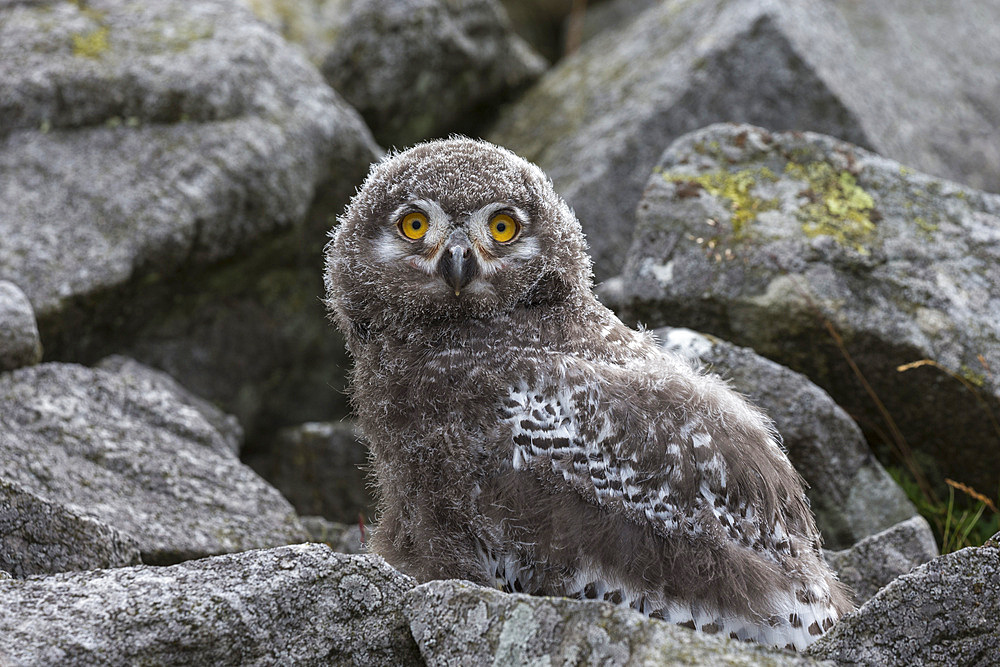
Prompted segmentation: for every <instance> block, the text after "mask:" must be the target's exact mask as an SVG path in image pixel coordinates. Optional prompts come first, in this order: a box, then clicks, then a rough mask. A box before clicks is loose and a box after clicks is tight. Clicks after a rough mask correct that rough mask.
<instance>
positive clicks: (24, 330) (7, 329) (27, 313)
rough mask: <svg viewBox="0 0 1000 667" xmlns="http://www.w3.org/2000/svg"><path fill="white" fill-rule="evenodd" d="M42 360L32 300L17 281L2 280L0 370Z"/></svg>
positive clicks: (40, 342) (0, 296)
mask: <svg viewBox="0 0 1000 667" xmlns="http://www.w3.org/2000/svg"><path fill="white" fill-rule="evenodd" d="M41 360H42V341H41V338H39V337H38V324H37V323H36V322H35V311H33V310H32V309H31V302H29V301H28V297H26V296H25V295H24V292H22V291H21V290H20V289H19V288H18V286H17V285H15V284H14V283H12V282H8V281H6V280H0V372H3V371H9V370H13V369H15V368H20V367H22V366H30V365H32V364H37V363H38V362H39V361H41Z"/></svg>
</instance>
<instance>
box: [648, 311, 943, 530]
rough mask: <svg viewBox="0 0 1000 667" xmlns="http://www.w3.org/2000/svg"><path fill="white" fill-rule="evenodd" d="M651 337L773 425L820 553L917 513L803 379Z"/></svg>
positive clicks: (680, 337) (742, 356)
mask: <svg viewBox="0 0 1000 667" xmlns="http://www.w3.org/2000/svg"><path fill="white" fill-rule="evenodd" d="M653 334H654V335H655V336H656V337H657V338H658V339H659V340H660V341H661V343H662V344H663V346H664V347H665V348H667V349H669V350H672V351H674V352H677V353H680V354H682V355H684V356H686V357H688V358H689V359H692V360H693V361H694V362H695V363H696V364H698V365H700V366H704V367H707V368H709V369H710V370H711V371H713V372H715V373H718V374H719V375H721V376H722V377H724V378H726V379H727V380H730V381H731V384H732V387H733V389H735V390H736V391H738V392H740V393H742V394H745V395H747V396H748V397H749V398H750V400H751V401H752V402H753V403H754V404H756V405H758V406H760V407H761V408H763V410H764V412H766V413H767V414H768V416H770V417H771V419H773V420H774V423H775V426H776V427H777V429H778V432H779V433H780V434H781V437H782V442H783V444H784V447H785V449H786V450H787V452H788V458H789V459H790V460H791V462H792V465H794V466H795V469H796V470H797V471H798V472H799V474H800V475H802V477H803V478H805V480H806V482H807V483H808V488H807V489H806V494H807V495H808V496H809V500H810V501H811V503H812V510H813V512H815V513H816V524H817V526H818V527H819V529H820V532H821V533H822V535H823V539H824V542H825V545H826V547H827V548H838V549H839V548H844V547H848V546H850V545H852V544H854V543H855V542H857V541H858V540H861V539H862V538H864V537H867V536H869V535H873V534H875V533H878V532H880V531H882V530H884V529H886V528H888V527H890V526H893V525H894V524H896V523H898V522H900V521H905V520H906V519H909V518H910V517H913V516H914V515H916V514H917V508H916V507H914V506H913V503H911V502H910V501H909V500H908V499H907V497H906V494H905V493H904V492H903V490H902V489H901V488H900V487H899V485H898V484H896V482H895V481H893V479H892V478H891V477H890V476H889V474H888V473H887V472H886V471H885V469H884V468H883V467H882V466H881V465H879V463H878V461H876V460H875V457H874V456H872V453H871V450H870V449H869V447H868V443H866V442H865V439H864V437H863V436H862V435H861V429H859V428H858V425H857V424H855V423H854V421H853V420H852V419H851V418H850V417H849V416H848V415H847V413H846V412H844V411H843V410H842V409H841V408H840V407H838V406H837V405H836V404H835V403H834V402H833V399H832V398H830V395H829V394H827V393H826V392H825V391H823V390H822V389H820V388H819V387H817V386H816V385H815V384H813V383H812V382H810V381H809V379H808V378H807V377H805V376H803V375H801V374H799V373H796V372H794V371H791V370H789V369H787V368H785V367H784V366H780V365H779V364H776V363H774V362H773V361H770V360H769V359H765V358H764V357H761V356H760V355H758V354H756V353H755V352H754V351H753V350H750V349H747V348H744V347H737V346H736V345H733V344H731V343H727V342H726V341H723V340H719V339H718V338H714V337H711V336H705V335H702V334H698V333H695V332H694V331H691V330H689V329H671V328H663V329H657V330H656V331H654V332H653ZM932 542H933V540H932Z"/></svg>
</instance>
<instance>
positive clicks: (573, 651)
mask: <svg viewBox="0 0 1000 667" xmlns="http://www.w3.org/2000/svg"><path fill="white" fill-rule="evenodd" d="M404 613H405V615H406V618H407V619H408V620H409V622H410V630H411V632H412V633H413V638H414V639H415V640H416V642H417V645H418V646H419V647H420V654H421V655H422V657H423V659H424V660H425V661H426V663H427V664H428V665H432V666H438V665H441V666H444V665H449V666H450V665H490V664H492V665H528V664H531V665H550V664H552V665H581V664H583V665H772V666H777V665H812V664H817V663H815V662H813V660H811V659H809V658H804V657H800V656H797V655H795V654H794V653H791V652H788V651H777V650H773V649H766V648H762V647H760V646H757V645H753V644H748V643H743V642H739V641H734V640H731V639H728V638H722V637H719V636H717V635H708V634H705V633H701V632H695V631H693V630H688V629H687V628H681V627H679V626H676V625H671V624H669V623H665V622H663V621H658V620H655V619H651V618H648V617H646V616H644V615H642V614H640V613H639V612H637V611H633V610H631V609H626V608H623V607H616V606H614V605H612V604H610V603H606V602H598V601H592V600H587V601H583V600H570V599H567V598H550V597H531V596H528V595H520V594H512V595H510V594H507V593H501V592H500V591H497V590H494V589H492V588H483V587H481V586H476V585H474V584H472V583H469V582H465V581H456V580H447V581H431V582H429V583H426V584H422V585H420V586H417V587H416V588H414V589H412V590H411V591H409V592H408V593H407V594H406V597H405V605H404Z"/></svg>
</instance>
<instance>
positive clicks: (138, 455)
mask: <svg viewBox="0 0 1000 667" xmlns="http://www.w3.org/2000/svg"><path fill="white" fill-rule="evenodd" d="M133 371H134V368H131V367H130V366H129V365H128V364H125V365H123V366H122V367H121V368H120V369H119V370H118V371H116V372H111V371H107V370H100V369H91V368H85V367H83V366H77V365H75V364H59V363H49V364H41V365H38V366H32V367H29V368H22V369H19V370H16V371H13V372H11V373H7V374H5V375H0V477H3V478H5V479H8V480H11V481H13V482H16V483H18V484H20V485H21V486H23V487H25V488H26V489H28V490H29V491H31V492H33V493H36V494H38V495H41V496H43V497H45V498H46V499H47V500H49V501H52V502H54V503H58V504H60V505H64V506H66V507H67V508H69V509H70V510H72V511H74V512H77V513H80V514H83V515H85V516H89V517H93V518H95V519H98V520H100V521H102V522H104V523H106V524H108V525H110V526H113V527H114V528H116V529H117V530H119V531H121V532H122V533H125V534H127V535H129V536H130V537H132V538H133V539H134V540H135V541H136V542H137V543H138V544H139V548H140V549H141V551H142V559H143V561H144V562H146V563H154V564H163V563H171V562H177V561H179V560H185V559H189V558H197V557H200V556H204V555H208V554H216V553H223V552H229V551H241V550H245V549H252V548H258V547H264V546H273V545H279V544H287V543H290V542H301V541H302V540H303V539H304V537H305V533H304V530H303V528H302V526H301V524H300V523H299V521H298V519H297V518H296V516H295V513H294V511H293V510H292V506H291V505H289V504H288V501H286V500H285V499H284V498H282V497H281V495H280V494H279V493H278V492H277V491H276V490H275V489H273V488H272V487H270V486H268V485H267V484H266V483H265V482H264V481H263V480H262V479H260V478H259V477H258V476H257V475H256V474H255V473H254V472H253V471H252V470H250V469H249V468H248V467H246V466H244V465H243V464H242V463H240V461H239V459H237V458H236V456H235V454H234V453H233V448H232V443H231V442H230V441H229V440H228V439H227V438H226V437H225V436H224V435H223V434H222V433H220V432H219V431H218V430H217V429H216V428H215V427H214V426H213V425H212V423H210V422H209V421H208V420H207V419H206V418H205V417H204V415H203V414H202V413H201V412H199V410H198V409H196V408H194V407H192V406H191V405H189V404H187V403H185V402H184V400H183V397H181V398H178V397H177V396H175V395H174V394H172V393H171V391H170V390H169V388H167V387H165V386H164V385H163V384H162V383H160V382H158V381H151V380H150V377H149V375H148V374H146V373H134V372H133Z"/></svg>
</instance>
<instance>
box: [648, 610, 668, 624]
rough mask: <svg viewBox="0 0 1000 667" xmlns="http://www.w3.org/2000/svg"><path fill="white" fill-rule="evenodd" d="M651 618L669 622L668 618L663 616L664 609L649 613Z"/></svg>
mask: <svg viewBox="0 0 1000 667" xmlns="http://www.w3.org/2000/svg"><path fill="white" fill-rule="evenodd" d="M649 617H650V618H657V619H659V620H661V621H665V620H667V619H666V617H665V616H664V615H663V610H662V609H657V610H656V611H651V612H649Z"/></svg>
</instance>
